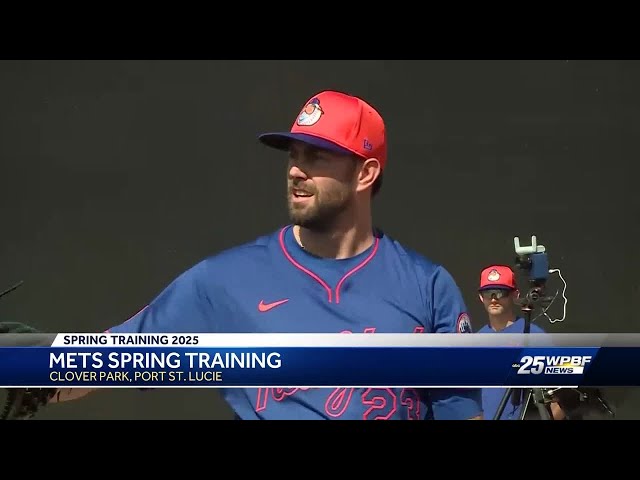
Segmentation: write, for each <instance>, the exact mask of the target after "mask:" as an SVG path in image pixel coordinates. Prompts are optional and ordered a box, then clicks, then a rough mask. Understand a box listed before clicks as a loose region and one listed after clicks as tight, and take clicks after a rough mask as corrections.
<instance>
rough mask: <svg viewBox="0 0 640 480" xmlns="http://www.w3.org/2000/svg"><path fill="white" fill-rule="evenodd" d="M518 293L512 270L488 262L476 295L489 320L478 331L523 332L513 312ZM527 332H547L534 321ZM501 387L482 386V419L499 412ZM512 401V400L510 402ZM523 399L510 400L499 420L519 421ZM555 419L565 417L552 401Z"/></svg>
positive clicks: (502, 392) (502, 393)
mask: <svg viewBox="0 0 640 480" xmlns="http://www.w3.org/2000/svg"><path fill="white" fill-rule="evenodd" d="M519 296H520V292H519V290H518V286H517V283H516V277H515V273H514V271H513V270H512V269H511V268H510V267H507V266H505V265H491V266H489V267H487V268H485V269H483V270H482V272H481V273H480V287H479V289H478V297H479V298H480V301H481V302H482V304H483V305H484V308H485V310H486V312H487V314H488V317H489V321H488V323H486V324H485V325H484V326H482V328H480V330H478V333H524V318H523V317H520V316H518V315H517V313H516V306H517V304H516V301H517V300H518V298H519ZM529 333H546V332H545V330H544V329H543V328H542V327H540V326H539V325H537V324H535V323H531V324H530V327H529ZM504 392H505V390H504V389H501V388H485V389H483V391H482V405H483V410H484V418H485V419H487V420H492V419H493V418H494V417H495V414H496V413H497V411H498V406H499V405H500V401H501V400H502V397H503V396H504ZM513 400H515V402H514V401H513ZM522 407H523V405H522V399H519V398H517V397H516V398H514V399H511V398H510V399H509V400H508V401H507V404H506V405H505V408H504V410H503V411H502V415H500V420H518V419H519V418H520V414H521V412H522ZM551 411H552V413H553V417H554V419H555V420H561V419H563V418H564V413H563V411H562V409H561V408H560V406H559V405H558V404H557V403H555V402H554V403H552V404H551Z"/></svg>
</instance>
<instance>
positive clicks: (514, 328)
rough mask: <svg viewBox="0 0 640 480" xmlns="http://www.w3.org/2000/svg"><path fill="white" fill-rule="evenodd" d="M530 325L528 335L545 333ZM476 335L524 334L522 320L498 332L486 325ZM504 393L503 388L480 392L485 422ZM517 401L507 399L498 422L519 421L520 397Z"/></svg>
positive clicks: (491, 417)
mask: <svg viewBox="0 0 640 480" xmlns="http://www.w3.org/2000/svg"><path fill="white" fill-rule="evenodd" d="M530 325H531V326H530V328H529V333H546V332H545V331H544V330H543V329H542V328H541V327H539V326H538V325H536V324H535V323H531V324H530ZM478 333H524V318H522V317H518V318H517V319H516V321H515V322H513V323H512V324H511V325H509V326H508V327H505V328H504V329H503V330H500V331H499V332H497V331H495V330H494V329H493V328H491V326H490V325H488V324H487V325H484V326H483V327H482V328H481V329H480V330H478ZM505 391H506V389H504V388H484V389H483V390H482V407H483V410H484V419H485V420H493V417H494V416H495V415H496V413H497V412H498V406H499V405H500V401H501V400H502V397H503V396H504V393H505ZM518 392H522V390H518ZM517 399H518V401H517V402H516V403H515V404H514V403H513V401H512V397H509V399H508V400H507V403H506V405H505V407H504V410H503V411H502V415H500V420H519V419H520V414H521V413H522V407H523V403H522V402H523V399H522V395H519V396H518V397H517Z"/></svg>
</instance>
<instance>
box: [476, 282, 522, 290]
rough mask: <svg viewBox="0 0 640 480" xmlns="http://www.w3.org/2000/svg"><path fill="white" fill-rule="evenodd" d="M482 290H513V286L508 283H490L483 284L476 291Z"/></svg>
mask: <svg viewBox="0 0 640 480" xmlns="http://www.w3.org/2000/svg"><path fill="white" fill-rule="evenodd" d="M483 290H515V288H513V287H510V286H509V285H500V284H497V283H496V284H492V285H485V286H484V287H480V288H479V289H478V291H480V292H481V291H483Z"/></svg>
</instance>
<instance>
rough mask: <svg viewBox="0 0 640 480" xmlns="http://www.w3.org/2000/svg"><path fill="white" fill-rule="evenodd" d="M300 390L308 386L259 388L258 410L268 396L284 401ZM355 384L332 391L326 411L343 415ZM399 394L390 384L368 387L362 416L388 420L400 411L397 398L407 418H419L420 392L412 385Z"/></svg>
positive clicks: (258, 410)
mask: <svg viewBox="0 0 640 480" xmlns="http://www.w3.org/2000/svg"><path fill="white" fill-rule="evenodd" d="M298 390H309V388H258V396H257V399H256V412H260V411H262V410H265V409H266V408H267V403H268V400H269V396H271V397H272V398H273V400H275V401H276V402H281V401H283V400H284V399H286V398H287V397H290V396H291V395H294V394H295V393H296V392H297V391H298ZM355 390H356V389H355V388H336V389H334V390H332V391H331V393H330V394H329V396H328V397H327V400H326V402H325V404H324V411H325V413H326V414H327V415H328V416H329V417H331V418H340V417H341V416H342V415H344V412H346V411H347V408H349V405H350V404H351V400H352V399H353V394H354V392H355ZM399 397H400V398H398V395H397V394H396V393H395V392H394V391H393V390H392V389H391V388H367V389H366V390H365V391H364V392H362V395H361V396H360V399H361V402H362V405H364V406H365V407H366V409H365V411H364V413H363V414H362V419H363V420H389V419H390V418H391V417H393V415H394V414H395V413H396V412H397V411H398V402H400V405H402V406H403V407H405V409H406V412H407V417H406V419H407V420H420V418H421V416H420V414H421V412H420V406H421V404H420V395H419V394H418V392H417V391H416V390H415V389H413V388H403V389H402V390H401V391H400V396H399Z"/></svg>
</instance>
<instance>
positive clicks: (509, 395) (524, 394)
mask: <svg viewBox="0 0 640 480" xmlns="http://www.w3.org/2000/svg"><path fill="white" fill-rule="evenodd" d="M540 292H541V287H540V286H536V287H534V288H533V289H532V290H531V291H530V292H529V293H527V295H526V301H525V303H524V304H523V306H522V311H523V312H524V314H525V315H524V331H523V333H527V334H528V333H530V331H531V313H532V312H533V309H534V306H535V302H536V301H538V300H539V299H540ZM509 400H511V402H512V403H513V405H522V411H521V412H520V418H519V420H524V417H525V415H526V414H527V409H528V408H529V404H530V403H531V401H532V400H533V402H534V403H535V405H536V407H537V408H538V412H539V413H540V419H541V420H553V413H552V412H551V398H550V396H549V395H548V394H547V393H545V391H544V390H543V389H542V388H513V387H509V388H508V389H507V390H506V392H504V395H503V396H502V400H501V401H500V404H499V405H498V410H497V411H496V414H495V416H494V418H493V419H494V420H500V418H501V417H502V414H503V413H504V409H505V407H506V406H507V402H508V401H509Z"/></svg>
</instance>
